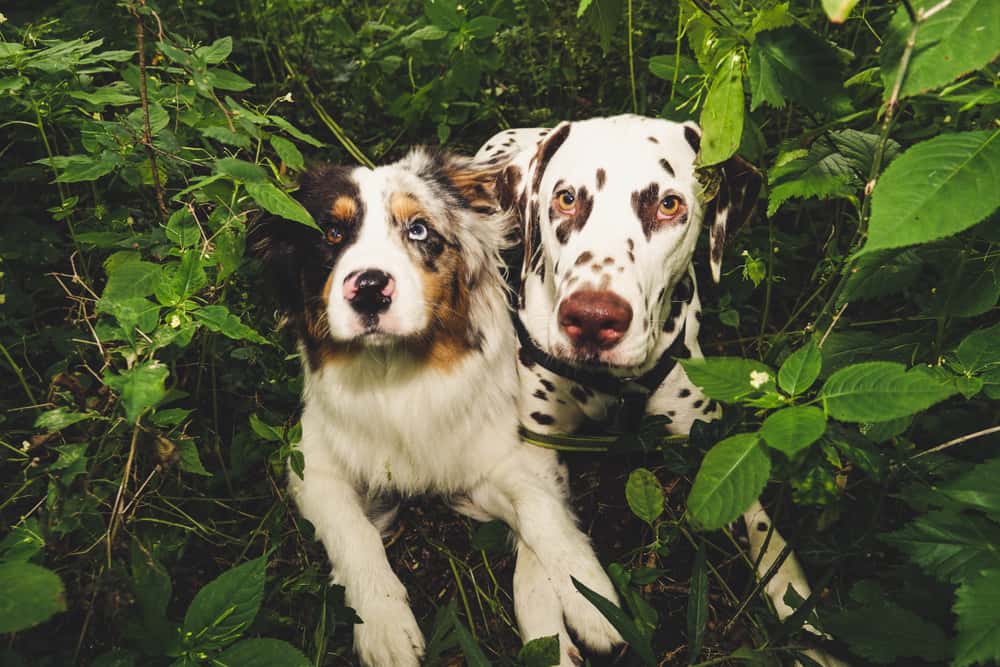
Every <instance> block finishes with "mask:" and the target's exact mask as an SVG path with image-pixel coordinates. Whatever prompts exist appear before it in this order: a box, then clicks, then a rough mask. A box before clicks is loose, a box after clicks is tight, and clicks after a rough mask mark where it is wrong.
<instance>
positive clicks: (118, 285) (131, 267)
mask: <svg viewBox="0 0 1000 667" xmlns="http://www.w3.org/2000/svg"><path fill="white" fill-rule="evenodd" d="M104 268H105V270H106V271H107V272H108V282H107V284H106V285H105V286H104V291H103V292H102V293H101V298H102V299H105V300H109V301H120V300H124V299H129V298H133V297H144V296H146V295H148V294H152V293H153V288H154V287H155V286H156V283H157V282H159V280H160V276H161V274H162V272H163V267H161V266H160V265H159V264H153V263H151V262H144V261H142V260H141V259H139V255H138V253H131V252H120V253H115V254H114V255H111V257H109V258H108V259H107V260H106V261H105V262H104Z"/></svg>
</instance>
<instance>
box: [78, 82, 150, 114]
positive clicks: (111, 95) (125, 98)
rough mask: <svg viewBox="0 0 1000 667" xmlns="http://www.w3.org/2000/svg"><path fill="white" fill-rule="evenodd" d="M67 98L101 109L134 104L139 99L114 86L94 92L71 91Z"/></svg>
mask: <svg viewBox="0 0 1000 667" xmlns="http://www.w3.org/2000/svg"><path fill="white" fill-rule="evenodd" d="M126 91H128V92H126ZM69 96H70V97H72V98H73V99H77V100H81V101H83V102H87V103H88V104H93V105H94V106H97V107H100V108H102V109H103V108H104V107H106V106H108V105H111V106H122V105H124V104H135V103H136V102H138V101H139V98H138V97H136V96H135V95H133V94H132V93H131V92H130V89H129V88H128V87H126V86H124V85H115V84H111V85H108V86H102V87H100V88H95V89H94V90H73V91H70V92H69Z"/></svg>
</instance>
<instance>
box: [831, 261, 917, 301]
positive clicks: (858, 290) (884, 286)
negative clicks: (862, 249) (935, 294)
mask: <svg viewBox="0 0 1000 667" xmlns="http://www.w3.org/2000/svg"><path fill="white" fill-rule="evenodd" d="M924 271H925V267H924V261H923V258H922V257H921V256H920V254H919V253H918V252H916V251H915V250H913V249H906V250H880V251H878V252H873V253H871V254H869V255H862V256H861V257H859V258H858V259H857V261H855V262H854V266H852V267H851V270H850V273H849V274H848V277H847V283H846V284H845V285H844V291H843V292H842V293H841V297H840V303H847V302H848V301H862V300H865V299H877V298H880V297H883V296H888V295H890V294H897V293H899V292H902V291H903V290H904V289H906V288H907V287H909V286H910V285H912V284H913V283H914V282H916V281H917V280H918V279H919V278H920V277H921V276H923V275H924Z"/></svg>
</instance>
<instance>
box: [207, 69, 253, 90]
mask: <svg viewBox="0 0 1000 667" xmlns="http://www.w3.org/2000/svg"><path fill="white" fill-rule="evenodd" d="M206 80H207V81H208V84H209V85H210V86H212V87H213V88H218V89H219V90H232V91H236V92H242V91H244V90H250V89H251V88H253V87H254V84H253V83H252V82H250V81H248V80H246V79H244V78H243V77H242V76H240V75H239V74H237V73H236V72H230V71H229V70H226V69H210V70H208V72H207V75H206Z"/></svg>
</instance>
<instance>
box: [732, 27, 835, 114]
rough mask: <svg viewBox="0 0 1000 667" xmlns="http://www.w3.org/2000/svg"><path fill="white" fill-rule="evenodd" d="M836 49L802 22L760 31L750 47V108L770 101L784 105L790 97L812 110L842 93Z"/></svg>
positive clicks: (826, 103)
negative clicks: (801, 25)
mask: <svg viewBox="0 0 1000 667" xmlns="http://www.w3.org/2000/svg"><path fill="white" fill-rule="evenodd" d="M841 81H843V76H842V75H841V73H840V58H839V57H838V54H837V51H836V49H835V48H834V47H833V46H831V45H830V43H829V42H827V41H826V40H824V39H823V38H822V37H820V36H819V35H817V34H816V33H814V32H812V31H810V30H806V29H805V28H802V27H799V26H789V27H785V28H778V29H776V30H768V31H765V32H761V33H759V34H758V35H757V37H756V39H755V40H754V44H753V46H752V47H751V48H750V91H751V103H750V110H751V111H753V110H754V109H756V108H757V107H759V106H760V105H761V104H764V103H767V104H769V105H771V106H773V107H776V108H781V107H783V106H784V105H785V98H788V99H790V100H792V101H794V102H796V103H798V104H800V105H801V106H803V107H805V108H807V109H811V110H813V111H821V110H824V109H828V108H830V106H831V101H832V100H833V99H834V98H835V97H837V96H840V95H843V85H842V84H841Z"/></svg>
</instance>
